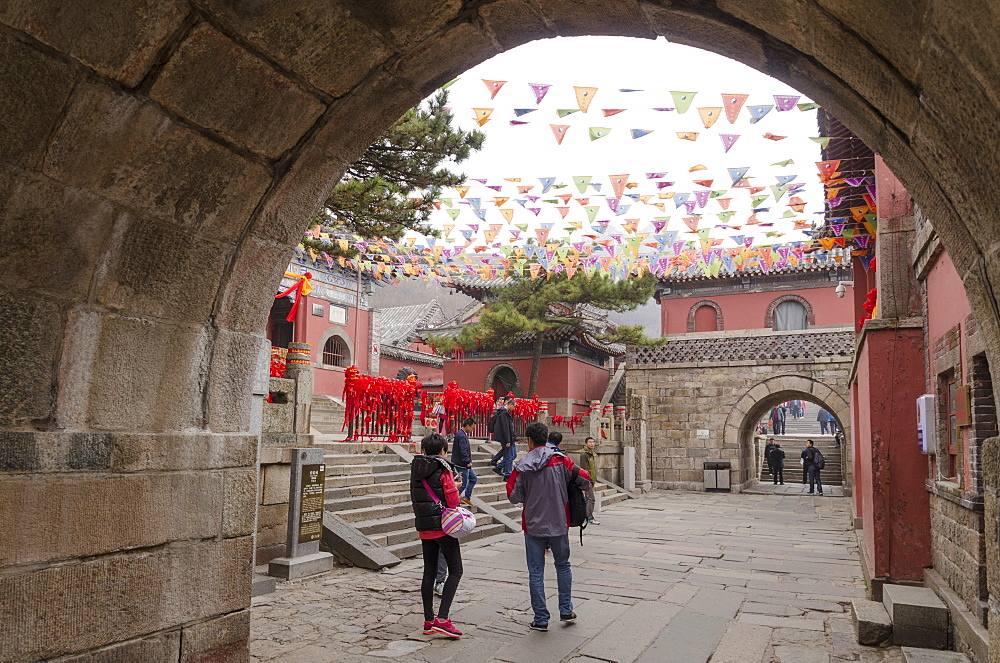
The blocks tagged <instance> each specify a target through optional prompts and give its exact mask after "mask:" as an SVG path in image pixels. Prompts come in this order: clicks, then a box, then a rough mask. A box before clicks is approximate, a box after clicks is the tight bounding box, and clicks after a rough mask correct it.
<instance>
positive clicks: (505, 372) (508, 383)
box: [485, 363, 522, 398]
mask: <svg viewBox="0 0 1000 663" xmlns="http://www.w3.org/2000/svg"><path fill="white" fill-rule="evenodd" d="M485 388H486V389H492V390H493V393H494V394H496V395H497V396H506V395H507V394H510V393H512V394H514V396H516V397H517V398H521V394H522V391H521V377H520V375H518V373H517V369H515V368H514V366H513V365H511V364H506V363H504V364H497V365H496V366H494V367H493V368H491V369H490V372H489V373H487V374H486V387H485Z"/></svg>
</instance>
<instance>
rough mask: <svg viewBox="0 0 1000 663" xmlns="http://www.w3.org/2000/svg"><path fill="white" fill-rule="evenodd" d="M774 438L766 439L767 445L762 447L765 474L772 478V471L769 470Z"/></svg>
mask: <svg viewBox="0 0 1000 663" xmlns="http://www.w3.org/2000/svg"><path fill="white" fill-rule="evenodd" d="M775 446H776V445H775V443H774V438H773V437H769V438H767V444H765V445H764V464H765V465H766V466H767V473H768V474H770V475H771V476H774V470H773V469H772V468H771V449H774V447H775Z"/></svg>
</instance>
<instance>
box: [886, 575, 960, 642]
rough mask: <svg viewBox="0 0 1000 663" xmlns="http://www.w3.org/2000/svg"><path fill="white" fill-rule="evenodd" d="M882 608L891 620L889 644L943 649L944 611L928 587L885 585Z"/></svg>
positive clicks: (945, 635)
mask: <svg viewBox="0 0 1000 663" xmlns="http://www.w3.org/2000/svg"><path fill="white" fill-rule="evenodd" d="M882 605H884V606H885V610H886V612H888V613H889V619H890V620H892V642H893V644H895V645H900V646H903V647H918V648H924V649H947V647H948V628H949V615H948V608H947V606H945V604H944V603H943V602H942V601H941V599H940V598H938V595H937V594H935V593H934V590H933V589H930V588H929V587H911V586H908V585H885V586H883V588H882Z"/></svg>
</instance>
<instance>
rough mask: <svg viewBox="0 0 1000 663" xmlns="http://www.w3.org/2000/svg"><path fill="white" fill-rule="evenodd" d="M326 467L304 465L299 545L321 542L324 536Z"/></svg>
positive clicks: (300, 497)
mask: <svg viewBox="0 0 1000 663" xmlns="http://www.w3.org/2000/svg"><path fill="white" fill-rule="evenodd" d="M325 479H326V466H325V465H303V466H302V486H301V491H300V492H299V499H300V500H301V502H300V511H299V514H300V515H299V543H309V542H311V541H319V540H320V539H321V538H322V536H323V499H324V491H325V489H326V482H325Z"/></svg>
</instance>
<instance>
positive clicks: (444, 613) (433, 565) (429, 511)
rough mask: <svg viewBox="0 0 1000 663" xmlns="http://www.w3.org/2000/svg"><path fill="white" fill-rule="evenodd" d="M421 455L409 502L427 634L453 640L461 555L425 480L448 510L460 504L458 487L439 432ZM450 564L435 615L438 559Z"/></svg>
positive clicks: (412, 469)
mask: <svg viewBox="0 0 1000 663" xmlns="http://www.w3.org/2000/svg"><path fill="white" fill-rule="evenodd" d="M420 450H421V452H422V453H421V454H417V455H416V456H414V457H413V462H412V463H411V464H410V501H411V502H412V503H413V514H414V516H416V518H415V522H414V525H415V526H416V528H417V532H419V534H420V543H421V546H422V548H423V554H424V575H423V578H422V579H421V582H420V598H421V599H422V600H423V604H424V635H431V634H434V633H441V634H442V635H447V636H448V637H451V638H460V637H462V632H461V631H459V630H458V629H457V628H455V627H454V626H453V625H452V623H451V620H450V619H448V612H449V611H450V610H451V602H452V601H453V600H454V598H455V591H456V590H457V589H458V581H459V580H461V579H462V553H461V551H460V550H459V547H458V539H456V538H454V537H451V536H448V535H447V534H445V533H444V532H443V531H441V508H442V507H441V505H439V504H438V502H437V501H435V500H434V498H433V497H432V496H431V495H430V493H428V491H427V486H425V485H424V482H425V481H426V483H427V485H428V486H429V487H430V490H431V491H433V492H434V495H435V496H437V499H438V501H440V502H442V503H444V504H445V505H447V506H449V507H452V508H454V507H457V506H458V505H459V496H458V487H457V486H456V485H455V478H454V470H453V468H452V466H451V463H449V462H448V461H447V460H446V459H445V454H446V453H447V452H448V441H447V440H445V439H444V437H442V436H441V435H438V434H437V433H432V434H431V435H428V436H427V437H425V438H424V439H422V440H420ZM439 555H443V556H444V558H445V561H446V562H447V563H448V580H447V581H446V582H445V583H444V591H443V592H442V595H441V609H440V610H438V614H437V617H435V616H434V580H435V577H436V576H437V566H438V556H439Z"/></svg>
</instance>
